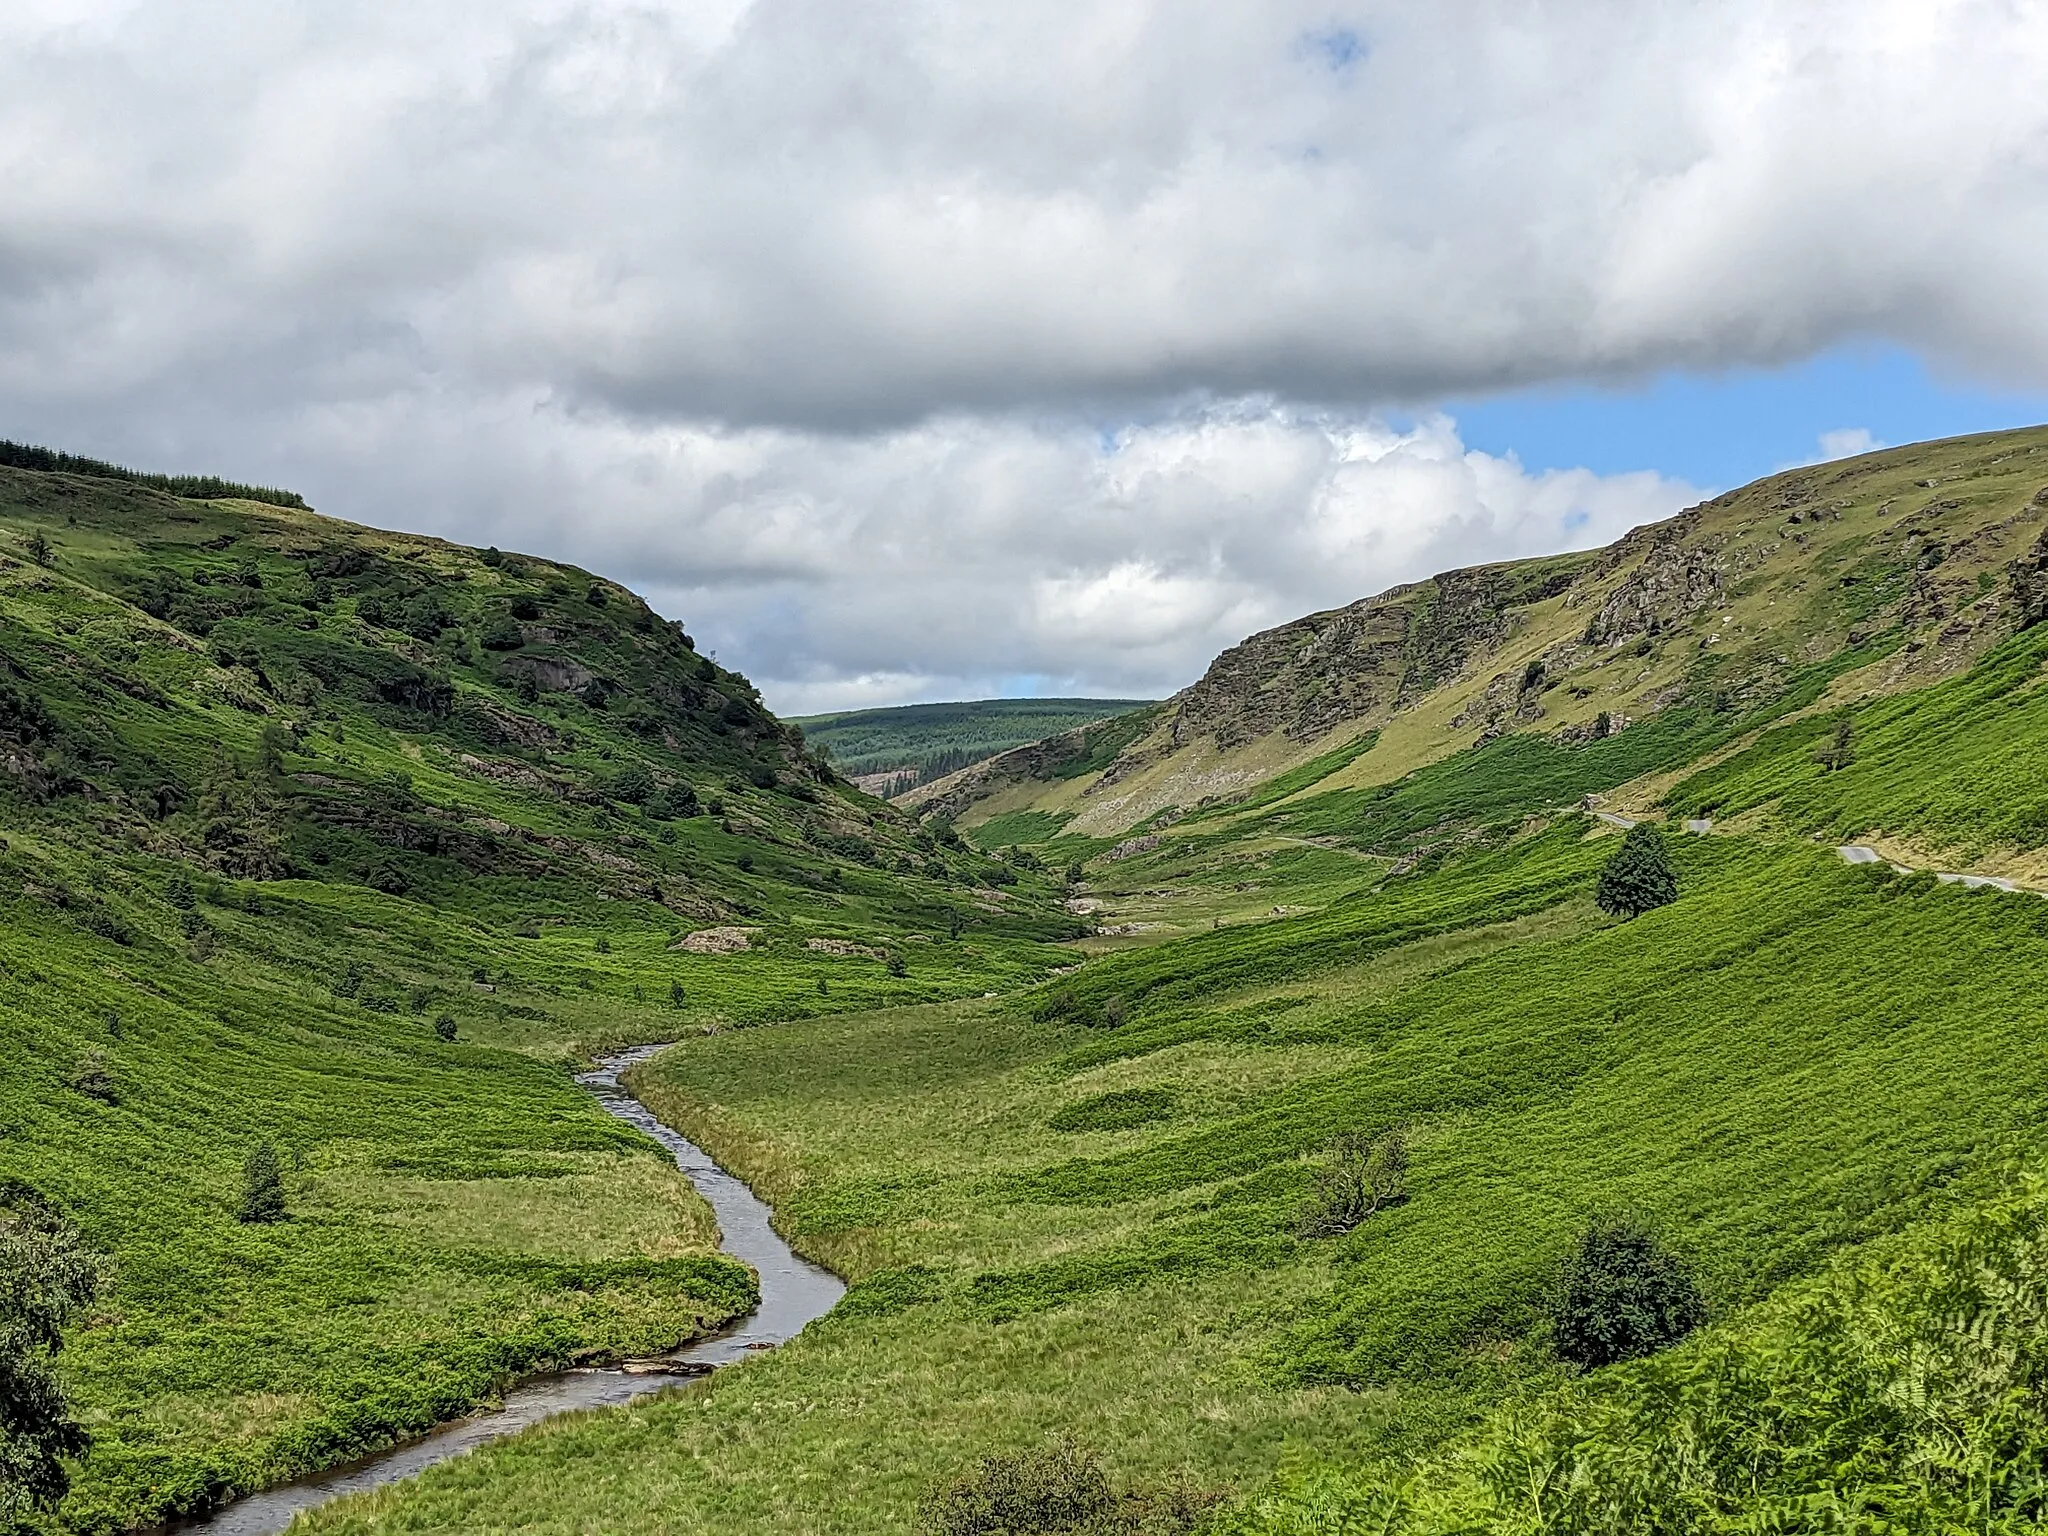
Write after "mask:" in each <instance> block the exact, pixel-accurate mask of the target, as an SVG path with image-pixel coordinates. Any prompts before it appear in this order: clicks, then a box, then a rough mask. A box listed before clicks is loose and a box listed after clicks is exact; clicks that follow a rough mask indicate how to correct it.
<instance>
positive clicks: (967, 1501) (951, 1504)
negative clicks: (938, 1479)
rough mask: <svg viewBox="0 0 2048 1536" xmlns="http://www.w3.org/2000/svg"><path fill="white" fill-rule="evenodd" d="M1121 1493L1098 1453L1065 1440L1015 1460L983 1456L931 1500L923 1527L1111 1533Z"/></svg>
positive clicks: (970, 1533)
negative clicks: (1105, 1469) (1111, 1520)
mask: <svg viewBox="0 0 2048 1536" xmlns="http://www.w3.org/2000/svg"><path fill="white" fill-rule="evenodd" d="M1117 1503H1118V1500H1117V1496H1116V1490H1115V1489H1114V1488H1112V1487H1111V1486H1110V1481H1109V1474H1108V1473H1106V1472H1104V1471H1103V1470H1102V1464H1101V1463H1100V1462H1099V1461H1097V1460H1096V1459H1095V1457H1094V1455H1093V1454H1092V1453H1091V1452H1089V1451H1086V1450H1083V1449H1082V1448H1081V1447H1080V1446H1078V1445H1076V1444H1074V1442H1073V1441H1071V1440H1069V1439H1066V1438H1065V1437H1061V1438H1059V1439H1056V1440H1053V1441H1051V1442H1049V1443H1048V1444H1046V1445H1044V1446H1042V1447H1040V1448H1039V1449H1037V1450H1033V1451H1022V1452H1019V1453H1018V1454H1017V1455H1014V1456H985V1457H983V1458H982V1460H981V1462H980V1463H979V1464H978V1465H977V1466H976V1467H975V1469H974V1470H973V1471H972V1472H970V1473H968V1474H967V1475H966V1476H965V1477H962V1478H960V1479H959V1480H958V1481H957V1482H955V1483H953V1484H952V1485H951V1486H950V1487H947V1488H944V1489H941V1490H939V1491H938V1492H936V1493H934V1494H932V1495H930V1496H929V1497H927V1498H926V1499H925V1501H924V1503H923V1505H922V1506H921V1507H920V1508H919V1510H918V1519H917V1526H918V1529H919V1530H920V1531H922V1532H925V1533H927V1536H1027V1533H1034V1532H1058V1531H1087V1530H1103V1529H1107V1528H1108V1522H1109V1521H1110V1519H1111V1518H1112V1517H1113V1516H1114V1515H1115V1514H1116V1513H1117Z"/></svg>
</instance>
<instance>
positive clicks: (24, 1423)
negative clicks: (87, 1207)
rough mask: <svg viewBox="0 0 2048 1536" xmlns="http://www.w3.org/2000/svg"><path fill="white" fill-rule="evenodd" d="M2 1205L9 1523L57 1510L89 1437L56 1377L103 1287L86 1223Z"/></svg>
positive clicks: (2, 1393) (0, 1523)
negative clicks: (72, 1334)
mask: <svg viewBox="0 0 2048 1536" xmlns="http://www.w3.org/2000/svg"><path fill="white" fill-rule="evenodd" d="M17 1205H18V1207H19V1208H18V1209H15V1210H12V1211H9V1210H0V1528H4V1529H7V1530H15V1529H27V1528H28V1527H27V1525H26V1522H25V1520H24V1517H25V1516H26V1515H28V1514H29V1513H30V1512H32V1511H35V1510H46V1509H51V1508H54V1507H55V1506H56V1504H57V1502H58V1501H59V1500H60V1499H62V1498H63V1497H64V1495H65V1493H66V1492H67V1491H68V1490H69V1488H70V1486H71V1478H70V1473H69V1471H68V1469H67V1468H66V1466H65V1463H66V1461H68V1460H72V1459H75V1458H77V1457H79V1456H83V1455H84V1454H85V1451H86V1447H87V1445H88V1443H89V1441H88V1437H87V1435H86V1433H85V1431H84V1429H82V1428H81V1427H80V1426H79V1424H78V1423H77V1421H76V1420H74V1419H73V1418H72V1416H71V1407H70V1403H69V1402H68V1400H67V1399H66V1397H65V1392H64V1387H63V1383H62V1382H61V1381H60V1380H59V1378H58V1376H57V1373H56V1369H55V1367H56V1358H57V1352H58V1351H59V1350H60V1349H61V1348H62V1347H63V1341H64V1328H65V1327H66V1325H67V1324H69V1323H70V1322H72V1321H73V1320H74V1319H75V1318H76V1317H77V1316H78V1315H79V1314H80V1313H82V1312H83V1311H84V1310H85V1309H86V1308H87V1307H88V1306H90V1305H91V1304H92V1301H93V1299H94V1297H96V1296H97V1295H98V1294H99V1291H100V1288H101V1286H102V1285H103V1284H104V1280H105V1271H104V1268H103V1266H102V1264H101V1261H100V1260H99V1259H98V1258H97V1257H96V1256H95V1255H93V1254H91V1253H89V1252H88V1251H86V1249H85V1247H84V1245H83V1243H82V1242H81V1240H80V1238H79V1235H78V1232H77V1229H76V1228H74V1227H73V1226H72V1225H71V1223H70V1222H68V1221H66V1220H64V1219H63V1218H62V1217H61V1216H58V1215H57V1214H56V1213H54V1212H53V1211H51V1210H49V1209H48V1208H47V1207H45V1206H44V1205H43V1204H42V1203H41V1202H40V1201H39V1200H36V1199H33V1198H18V1199H17Z"/></svg>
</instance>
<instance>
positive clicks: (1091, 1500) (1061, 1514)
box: [885, 1271, 1222, 1536]
mask: <svg viewBox="0 0 2048 1536" xmlns="http://www.w3.org/2000/svg"><path fill="white" fill-rule="evenodd" d="M897 1275H898V1276H900V1279H899V1280H898V1283H897V1284H896V1286H895V1287H894V1289H896V1290H898V1291H899V1292H902V1293H904V1294H905V1296H906V1298H908V1297H917V1296H921V1294H922V1292H921V1285H922V1284H924V1283H927V1280H928V1277H926V1276H924V1275H920V1274H914V1273H910V1272H901V1271H899V1272H897ZM903 1281H908V1282H909V1284H908V1285H906V1284H904V1283H902V1282H903ZM912 1304H914V1302H913V1303H912ZM885 1306H886V1303H885ZM1221 1498H1222V1495H1221V1494H1220V1493H1218V1492H1217V1491H1215V1490H1212V1489H1205V1488H1201V1487H1198V1486H1196V1485H1195V1484H1194V1483H1193V1482H1191V1481H1189V1480H1188V1479H1187V1478H1186V1477H1185V1476H1182V1477H1180V1478H1178V1479H1176V1480H1175V1481H1174V1482H1172V1483H1170V1484H1168V1485H1167V1486H1166V1487H1164V1488H1122V1489H1119V1488H1118V1487H1117V1486H1116V1485H1115V1483H1113V1482H1112V1481H1111V1480H1110V1477H1109V1474H1108V1473H1106V1472H1105V1471H1104V1470H1103V1469H1102V1464H1101V1463H1100V1462H1099V1461H1097V1460H1096V1458H1095V1455H1094V1453H1093V1452H1091V1451H1088V1450H1086V1449H1084V1448H1083V1447H1081V1446H1078V1445H1076V1444H1075V1443H1074V1442H1073V1441H1072V1440H1071V1439H1069V1438H1067V1437H1066V1436H1064V1435H1061V1436H1057V1437H1055V1438H1054V1439H1052V1440H1050V1441H1048V1442H1047V1443H1046V1444H1045V1445H1043V1446H1041V1447H1039V1448H1038V1449H1037V1450H1032V1451H1023V1452H1020V1453H1018V1454H1016V1455H1012V1456H987V1457H984V1458H982V1460H981V1461H980V1462H979V1463H978V1464H977V1465H976V1466H975V1468H974V1470H973V1471H972V1472H969V1473H968V1474H967V1475H966V1476H964V1477H961V1478H959V1479H957V1480H956V1481H954V1482H953V1483H951V1484H949V1485H947V1486H946V1487H944V1488H941V1489H937V1490H935V1491H934V1492H932V1493H930V1494H928V1495H927V1496H926V1497H925V1499H924V1501H923V1502H922V1503H921V1504H920V1505H919V1506H918V1516H917V1529H918V1530H919V1531H920V1532H922V1533H923V1536H1041V1533H1042V1536H1055V1533H1064V1536H1184V1533H1186V1532H1190V1531H1193V1530H1194V1529H1195V1528H1196V1527H1197V1526H1198V1525H1199V1524H1200V1523H1201V1521H1202V1518H1203V1517H1204V1516H1205V1515H1207V1514H1208V1513H1209V1512H1210V1511H1211V1510H1212V1509H1214V1508H1215V1506H1216V1505H1217V1504H1218V1503H1219V1502H1220V1500H1221Z"/></svg>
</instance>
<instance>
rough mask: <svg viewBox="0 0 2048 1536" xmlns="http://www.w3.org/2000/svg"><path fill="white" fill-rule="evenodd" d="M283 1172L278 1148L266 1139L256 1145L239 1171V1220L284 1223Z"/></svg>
mask: <svg viewBox="0 0 2048 1536" xmlns="http://www.w3.org/2000/svg"><path fill="white" fill-rule="evenodd" d="M284 1215H285V1212H284V1170H283V1169H282V1168H280V1167H279V1166H278V1162H277V1148H276V1147H274V1146H272V1145H271V1144H270V1142H269V1140H268V1139H265V1140H263V1141H259V1142H257V1143H256V1150H255V1151H254V1152H251V1153H250V1154H249V1161H248V1162H247V1164H245V1165H244V1166H243V1169H242V1212H241V1219H242V1220H243V1221H247V1222H272V1221H283V1220H284Z"/></svg>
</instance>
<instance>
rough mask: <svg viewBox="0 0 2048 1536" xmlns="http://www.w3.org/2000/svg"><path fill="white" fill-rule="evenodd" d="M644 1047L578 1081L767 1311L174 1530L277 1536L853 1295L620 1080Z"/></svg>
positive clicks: (778, 1339) (710, 1364)
mask: <svg viewBox="0 0 2048 1536" xmlns="http://www.w3.org/2000/svg"><path fill="white" fill-rule="evenodd" d="M661 1049H663V1047H661V1046H658V1045H644V1046H640V1047H638V1048H636V1049H634V1050H630V1051H625V1052H622V1053H621V1054H619V1055H617V1056H607V1057H605V1058H603V1059H602V1060H600V1061H599V1063H598V1065H597V1069H596V1070H595V1071H592V1072H585V1073H582V1074H581V1075H579V1076H578V1077H577V1079H576V1081H577V1082H579V1083H581V1084H582V1085H583V1086H584V1087H585V1088H588V1089H589V1090H590V1091H591V1093H592V1094H594V1095H595V1096H596V1098H597V1101H598V1103H599V1104H601V1105H603V1106H604V1108H605V1110H606V1111H607V1112H608V1113H610V1114H613V1115H616V1116H618V1118H619V1119H621V1120H624V1121H626V1122H627V1123H628V1124H629V1125H633V1126H637V1127H638V1128H639V1129H640V1130H643V1131H645V1132H646V1133H647V1134H648V1135H649V1136H652V1137H653V1138H654V1139H655V1140H656V1141H658V1142H660V1143H661V1144H662V1145H663V1146H664V1147H666V1148H667V1149H668V1150H669V1152H670V1153H671V1154H672V1155H673V1156H674V1157H675V1160H676V1166H677V1167H678V1168H680V1169H682V1170H683V1172H684V1173H685V1174H687V1175H689V1178H690V1182H691V1183H692V1184H695V1185H696V1186H697V1189H698V1192H699V1193H701V1194H702V1195H703V1196H704V1198H705V1199H706V1200H708V1201H710V1202H711V1208H712V1210H714V1211H715V1212H717V1214H718V1230H719V1234H720V1246H721V1247H723V1248H724V1250H725V1251H726V1252H727V1253H729V1254H731V1255H732V1256H733V1257H734V1258H736V1259H739V1260H742V1261H743V1262H745V1263H747V1264H750V1265H752V1266H753V1268H754V1270H755V1271H756V1272H757V1273H758V1274H759V1275H760V1277H761V1304H760V1305H759V1306H758V1307H756V1308H755V1309H754V1310H753V1311H752V1312H750V1313H748V1314H747V1315H746V1316H745V1317H743V1318H741V1319H740V1320H739V1321H738V1322H736V1323H733V1324H731V1325H730V1326H728V1327H726V1328H724V1329H721V1330H720V1331H719V1332H717V1333H714V1334H709V1335H706V1336H705V1337H704V1338H701V1339H697V1340H694V1341H692V1342H691V1343H689V1344H686V1345H684V1346H683V1347H682V1348H681V1349H679V1350H676V1351H675V1352H674V1353H673V1354H669V1355H663V1356H661V1357H659V1358H658V1359H656V1360H647V1361H633V1362H631V1364H630V1365H628V1366H624V1367H593V1368H589V1369H582V1370H571V1371H560V1372H556V1373H553V1374H551V1375H547V1376H538V1377H535V1378H533V1379H532V1380H530V1381H526V1382H522V1383H521V1384H520V1385H518V1386H516V1387H514V1388H512V1390H510V1391H509V1392H507V1393H506V1394H505V1400H504V1403H503V1405H502V1406H500V1407H497V1408H493V1409H487V1410H484V1411H482V1412H478V1413H473V1414H471V1415H470V1416H469V1417H467V1418H463V1419H457V1420H456V1421H455V1422H454V1423H452V1424H444V1425H442V1426H441V1427H440V1428H439V1429H437V1430H435V1431H434V1432H433V1433H431V1434H429V1435H426V1436H425V1437H423V1438H421V1439H418V1440H413V1441H409V1442H408V1443H406V1444H404V1445H400V1446H394V1447H393V1448H392V1449H390V1450H388V1451H384V1452H381V1453H379V1454H378V1455H375V1456H369V1457H365V1458H364V1459H363V1460H361V1461H358V1462H353V1463H351V1464H349V1465H348V1466H344V1467H336V1468H333V1469H332V1470H330V1471H327V1472H322V1473H319V1474H318V1475H316V1476H313V1477H309V1478H306V1479H305V1480H303V1481H301V1482H296V1483H284V1484H280V1485H279V1486H278V1487H275V1488H266V1489H265V1490H263V1491H262V1492H261V1493H252V1494H250V1495H249V1496H248V1497H247V1498H242V1499H237V1500H235V1502H234V1503H232V1504H224V1505H222V1506H221V1507H220V1508H219V1509H217V1510H215V1511H213V1512H212V1513H211V1514H209V1515H206V1516H203V1517H200V1518H198V1519H194V1520H188V1521H183V1522H181V1523H179V1524H177V1525H174V1526H170V1527H168V1528H167V1531H169V1532H175V1533H178V1536H197V1533H202V1532H203V1533H205V1536H274V1533H276V1532H279V1531H282V1530H283V1529H284V1528H285V1527H286V1526H287V1525H289V1524H290V1523H291V1521H292V1517H293V1516H294V1515H296V1514H298V1513H299V1512H300V1511H301V1510H306V1509H311V1508H313V1507H314V1506H315V1505H319V1504H325V1503H327V1502H328V1501H329V1500H330V1499H338V1498H340V1497H341V1496H342V1495H343V1494H348V1493H360V1492H362V1491H363V1490H365V1489H368V1488H379V1487H382V1486H383V1485H384V1484H386V1483H395V1482H398V1481H400V1480H401V1479H404V1478H408V1477H411V1476H413V1475H414V1474H415V1473H417V1472H421V1471H424V1470H425V1469H426V1468H428V1467H431V1466H433V1465H434V1464H435V1463H437V1462H443V1461H447V1460H449V1459H451V1458H452V1457H456V1456H460V1455H461V1454H462V1453H463V1452H465V1451H469V1450H474V1449H475V1448H476V1447H477V1446H479V1445H484V1444H487V1443H488V1442H490V1441H492V1440H498V1439H502V1438H504V1437H505V1436H506V1435H512V1434H517V1433H518V1432H519V1431H520V1430H522V1429H527V1428H529V1427H531V1426H532V1425H535V1424H538V1423H539V1422H540V1421H541V1420H542V1419H546V1418H551V1417H553V1416H554V1415H555V1414H558V1413H567V1412H569V1411H571V1410H573V1409H578V1408H607V1407H611V1406H614V1405H616V1404H619V1403H629V1402H631V1401H633V1399H635V1398H638V1397H645V1396H647V1395H648V1394H649V1393H652V1392H661V1391H664V1390H666V1389H667V1388H670V1387H673V1386H675V1385H676V1383H677V1381H678V1380H679V1379H682V1378H686V1377H690V1376H701V1375H704V1374H707V1373H708V1372H710V1371H713V1370H716V1369H717V1368H718V1367H719V1366H722V1365H731V1364H732V1363H733V1362H735V1361H737V1360H743V1359H745V1358H746V1357H747V1356H748V1355H750V1354H757V1353H759V1352H760V1351H762V1350H765V1349H772V1348H773V1347H774V1346H775V1345H777V1344H780V1343H782V1342H783V1341H784V1340H785V1339H791V1338H794V1337H795V1336H796V1335H797V1334H798V1333H799V1332H801V1331H802V1329H803V1326H804V1324H806V1323H808V1322H810V1321H811V1320H812V1319H813V1318H818V1317H823V1316H824V1315H825V1314H826V1313H827V1312H829V1311H831V1310H832V1307H833V1305H834V1304H835V1303H836V1302H837V1301H838V1300H839V1298H840V1297H841V1296H842V1295H844V1294H845V1292H846V1287H845V1286H844V1285H843V1284H842V1283H841V1282H840V1280H839V1277H838V1276H837V1275H834V1274H833V1273H831V1272H830V1271H829V1270H825V1269H820V1268H819V1267H818V1266H817V1265H815V1264H812V1263H810V1262H808V1261H807V1260H805V1259H802V1258H799V1257H798V1256H797V1255H796V1254H795V1253H793V1252H792V1251H791V1250H790V1246H789V1244H787V1243H785V1242H784V1241H783V1240H782V1239H781V1237H780V1236H779V1235H777V1233H776V1231H775V1229H774V1228H773V1227H772V1226H770V1225H769V1222H768V1216H769V1211H768V1207H767V1206H765V1205H763V1204H762V1203H761V1202H760V1201H759V1200H757V1199H755V1198H754V1192H753V1191H752V1190H750V1189H748V1188H747V1186H746V1185H745V1184H743V1183H741V1182H740V1181H739V1180H738V1179H736V1178H734V1177H733V1176H732V1175H731V1174H729V1173H727V1172H726V1171H725V1170H724V1169H723V1168H721V1167H719V1166H718V1164H716V1163H714V1162H713V1161H712V1160H711V1159H710V1157H709V1156H708V1155H707V1154H706V1153H705V1152H704V1150H703V1149H702V1148H701V1147H699V1146H697V1144H696V1143H694V1142H692V1141H691V1140H690V1139H689V1138H688V1137H685V1136H680V1135H678V1134H676V1132H674V1131H672V1130H670V1129H669V1128H668V1127H667V1126H665V1125H663V1124H662V1123H661V1122H660V1121H659V1120H657V1119H655V1118H654V1114H653V1112H652V1111H651V1110H649V1109H648V1108H647V1106H646V1105H644V1104H642V1103H641V1102H640V1101H639V1100H638V1099H636V1098H634V1097H633V1096H632V1095H631V1094H630V1093H628V1092H626V1090H625V1089H624V1088H622V1087H620V1086H619V1076H620V1074H621V1073H623V1072H624V1071H625V1070H626V1069H627V1068H628V1067H632V1066H637V1065H638V1064H639V1063H641V1062H643V1061H645V1060H647V1059H648V1058H649V1057H650V1056H652V1055H654V1054H655V1052H657V1051H659V1050H661Z"/></svg>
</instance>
